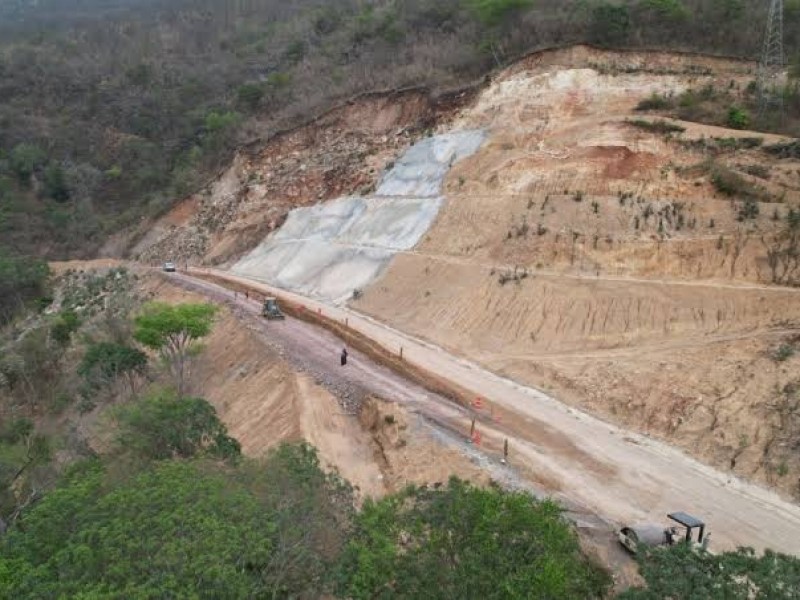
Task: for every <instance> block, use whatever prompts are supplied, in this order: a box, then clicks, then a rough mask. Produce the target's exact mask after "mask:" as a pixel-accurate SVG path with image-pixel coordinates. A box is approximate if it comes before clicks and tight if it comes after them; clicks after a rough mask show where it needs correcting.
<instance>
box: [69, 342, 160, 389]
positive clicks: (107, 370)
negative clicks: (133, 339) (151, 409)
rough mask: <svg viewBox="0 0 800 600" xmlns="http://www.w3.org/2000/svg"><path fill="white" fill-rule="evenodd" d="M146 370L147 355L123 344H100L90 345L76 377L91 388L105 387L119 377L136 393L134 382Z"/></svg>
mask: <svg viewBox="0 0 800 600" xmlns="http://www.w3.org/2000/svg"><path fill="white" fill-rule="evenodd" d="M146 368H147V355H146V354H145V353H144V352H142V351H141V350H137V349H136V348H132V347H130V346H127V345H124V344H115V343H113V342H100V343H97V344H91V345H90V346H89V348H88V349H87V350H86V354H84V355H83V360H81V364H80V365H79V366H78V375H80V376H81V377H83V379H84V380H85V381H86V383H88V384H89V385H90V386H91V387H92V388H98V387H101V386H107V385H109V384H111V383H112V382H114V381H115V380H116V379H117V378H119V377H125V379H126V380H127V381H128V385H129V386H130V389H131V394H134V393H136V380H137V378H138V377H140V376H141V375H143V374H144V371H145V369H146Z"/></svg>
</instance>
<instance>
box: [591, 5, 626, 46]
mask: <svg viewBox="0 0 800 600" xmlns="http://www.w3.org/2000/svg"><path fill="white" fill-rule="evenodd" d="M630 28H631V17H630V12H629V10H628V7H627V6H626V5H624V4H612V3H610V2H602V3H601V4H598V5H597V6H595V7H594V8H593V9H592V18H591V24H590V31H591V38H592V41H594V42H595V43H597V44H601V45H604V46H615V45H621V44H624V43H625V42H626V41H627V40H628V35H629V34H630Z"/></svg>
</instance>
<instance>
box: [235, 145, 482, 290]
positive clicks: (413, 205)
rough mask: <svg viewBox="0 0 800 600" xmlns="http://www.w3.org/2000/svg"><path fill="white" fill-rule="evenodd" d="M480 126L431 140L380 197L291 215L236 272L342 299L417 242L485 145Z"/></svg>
mask: <svg viewBox="0 0 800 600" xmlns="http://www.w3.org/2000/svg"><path fill="white" fill-rule="evenodd" d="M483 140H484V132H483V131H479V130H469V131H458V132H451V133H446V134H443V135H438V136H434V137H430V138H426V139H424V140H422V141H420V142H418V143H417V144H415V145H414V146H412V147H411V148H409V149H408V150H407V151H406V152H405V154H404V155H403V156H402V157H401V158H400V159H399V160H398V161H397V162H396V163H395V165H394V166H393V167H392V168H391V169H390V170H389V171H388V172H387V173H386V174H385V175H384V177H383V179H382V180H381V183H380V185H379V186H378V189H377V191H376V192H375V194H374V195H372V196H369V197H366V198H362V197H345V198H339V199H337V200H333V201H331V202H325V203H322V204H318V205H316V206H312V207H308V208H298V209H295V210H293V211H292V212H291V213H289V217H288V219H287V220H286V223H284V225H283V226H282V227H281V228H280V229H279V230H278V231H276V232H274V233H273V234H271V235H270V236H269V237H267V239H266V240H265V241H264V242H263V243H261V244H260V245H259V246H257V247H256V248H255V249H254V250H253V251H252V252H250V253H249V254H248V255H247V256H245V257H244V258H243V259H242V260H240V261H239V262H238V263H237V264H236V265H234V266H233V269H232V271H233V272H234V273H236V274H237V275H242V276H245V277H250V278H252V279H256V280H261V281H265V282H268V283H270V284H273V285H277V286H279V287H282V288H284V289H288V290H292V291H295V292H299V293H302V294H305V295H309V296H313V297H316V298H320V299H323V300H327V301H330V302H335V303H342V302H345V301H346V300H348V299H349V298H350V297H351V296H352V294H353V290H356V289H359V288H363V287H365V286H367V285H368V284H369V283H370V282H372V281H373V280H374V279H375V278H376V277H377V276H378V275H379V274H380V273H381V271H382V270H383V268H384V267H385V266H386V265H387V264H388V262H389V260H390V259H391V258H392V256H393V255H394V254H395V253H396V252H398V251H402V250H408V249H410V248H413V247H414V246H415V245H416V244H417V243H418V242H419V240H420V239H421V238H422V236H423V235H425V232H426V231H428V229H429V228H430V226H431V225H432V224H433V221H434V219H435V218H436V215H437V214H438V213H439V209H440V208H441V205H442V200H443V198H442V196H441V190H442V184H443V183H444V178H445V176H446V175H447V172H448V171H449V170H450V167H452V166H453V165H454V164H455V163H456V162H457V161H459V160H461V159H462V158H464V157H467V156H469V155H471V154H473V153H474V152H476V151H477V150H478V148H479V147H480V145H481V144H482V143H483Z"/></svg>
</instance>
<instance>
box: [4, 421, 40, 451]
mask: <svg viewBox="0 0 800 600" xmlns="http://www.w3.org/2000/svg"><path fill="white" fill-rule="evenodd" d="M32 432H33V423H32V422H31V421H30V420H28V419H25V418H23V417H19V418H16V419H12V420H10V421H8V422H7V423H4V424H3V425H2V426H0V442H2V443H4V444H16V443H17V442H20V441H22V440H24V439H25V438H26V437H28V435H30V434H31V433H32Z"/></svg>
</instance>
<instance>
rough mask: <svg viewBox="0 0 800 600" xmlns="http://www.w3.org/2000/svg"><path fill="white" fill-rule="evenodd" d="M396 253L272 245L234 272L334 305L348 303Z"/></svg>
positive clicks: (310, 243)
mask: <svg viewBox="0 0 800 600" xmlns="http://www.w3.org/2000/svg"><path fill="white" fill-rule="evenodd" d="M392 255H393V252H392V251H390V250H385V249H383V248H353V247H347V246H342V245H337V244H334V243H331V242H328V241H320V240H306V241H297V242H292V241H288V242H284V243H282V244H276V245H270V246H269V247H267V248H265V249H264V251H263V252H262V253H260V254H258V255H257V256H252V255H251V256H250V257H247V258H246V259H244V260H243V261H241V262H240V263H239V264H237V265H236V267H235V268H234V272H235V273H237V274H242V275H245V276H247V277H252V278H253V279H257V280H261V281H265V282H269V283H271V284H272V285H276V286H278V287H281V288H284V289H287V290H290V291H296V292H300V293H304V294H308V295H309V296H313V297H317V298H323V299H325V300H329V301H331V302H335V303H342V302H345V301H347V300H348V299H349V298H350V297H351V296H352V294H353V290H354V289H358V288H363V287H365V286H367V285H369V283H370V282H371V281H373V280H374V279H375V278H376V277H378V275H380V273H381V271H382V270H383V268H384V267H385V266H386V265H387V264H388V262H389V259H390V258H391V257H392Z"/></svg>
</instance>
